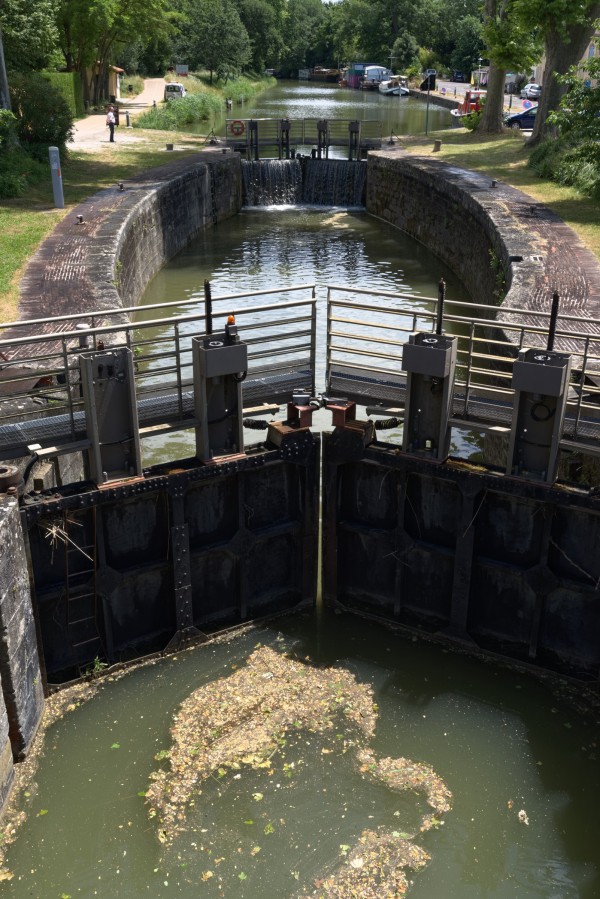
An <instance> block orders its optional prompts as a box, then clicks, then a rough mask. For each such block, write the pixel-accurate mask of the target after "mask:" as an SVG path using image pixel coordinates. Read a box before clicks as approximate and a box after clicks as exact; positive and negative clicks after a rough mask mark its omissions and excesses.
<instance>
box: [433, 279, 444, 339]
mask: <svg viewBox="0 0 600 899" xmlns="http://www.w3.org/2000/svg"><path fill="white" fill-rule="evenodd" d="M445 299H446V282H445V281H444V279H443V278H440V283H439V284H438V304H437V317H436V323H435V333H436V334H442V327H443V321H444V300H445Z"/></svg>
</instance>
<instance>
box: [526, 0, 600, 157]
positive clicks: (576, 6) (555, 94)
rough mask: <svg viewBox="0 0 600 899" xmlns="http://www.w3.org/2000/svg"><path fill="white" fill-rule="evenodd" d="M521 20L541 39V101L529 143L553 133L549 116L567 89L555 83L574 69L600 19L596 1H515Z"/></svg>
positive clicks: (559, 83) (553, 129)
mask: <svg viewBox="0 0 600 899" xmlns="http://www.w3.org/2000/svg"><path fill="white" fill-rule="evenodd" d="M517 3H518V7H519V13H520V15H521V18H522V20H523V21H524V22H525V24H526V25H529V27H531V28H533V27H535V28H537V29H538V30H539V32H540V34H541V35H542V37H543V39H544V55H545V65H544V70H545V71H544V90H543V91H542V95H541V97H540V101H539V105H538V113H537V116H536V122H535V127H534V129H533V134H532V135H531V139H530V143H531V144H536V143H538V142H539V141H541V140H542V139H543V138H544V137H546V136H549V135H552V134H553V133H555V126H554V125H553V124H552V123H551V122H549V121H548V114H549V113H550V112H551V111H552V110H557V109H558V107H559V104H560V100H561V98H562V96H563V95H564V93H565V91H566V89H567V85H566V84H565V83H564V82H561V81H560V80H559V79H557V77H556V76H557V75H565V74H566V73H567V72H568V71H569V69H570V68H571V67H572V66H576V65H577V64H578V63H579V61H580V59H581V57H582V56H583V54H584V52H585V50H586V47H587V46H588V44H589V42H590V40H591V39H592V37H593V35H594V31H595V21H596V19H598V18H600V2H599V0H517Z"/></svg>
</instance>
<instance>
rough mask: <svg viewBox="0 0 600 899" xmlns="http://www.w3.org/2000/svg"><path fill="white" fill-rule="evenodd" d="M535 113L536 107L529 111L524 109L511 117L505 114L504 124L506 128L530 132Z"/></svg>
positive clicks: (533, 123)
mask: <svg viewBox="0 0 600 899" xmlns="http://www.w3.org/2000/svg"><path fill="white" fill-rule="evenodd" d="M537 111H538V108H537V106H532V107H531V109H524V110H523V112H514V113H512V115H511V114H510V113H507V114H506V115H505V116H504V124H505V125H506V126H507V127H508V128H515V129H517V128H518V129H520V130H521V131H532V130H533V126H534V125H535V117H536V115H537Z"/></svg>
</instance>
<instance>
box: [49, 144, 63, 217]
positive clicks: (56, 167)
mask: <svg viewBox="0 0 600 899" xmlns="http://www.w3.org/2000/svg"><path fill="white" fill-rule="evenodd" d="M48 155H49V157H50V171H51V173H52V193H53V194H54V205H55V206H56V208H57V209H64V208H65V198H64V196H63V186H62V175H61V172H60V153H59V150H58V147H48Z"/></svg>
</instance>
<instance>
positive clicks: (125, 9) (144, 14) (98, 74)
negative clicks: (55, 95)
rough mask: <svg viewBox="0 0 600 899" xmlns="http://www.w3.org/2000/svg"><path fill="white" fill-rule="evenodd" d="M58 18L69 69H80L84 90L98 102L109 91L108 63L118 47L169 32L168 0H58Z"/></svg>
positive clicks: (62, 47)
mask: <svg viewBox="0 0 600 899" xmlns="http://www.w3.org/2000/svg"><path fill="white" fill-rule="evenodd" d="M56 22H57V26H58V29H59V36H60V37H59V40H60V48H61V51H62V54H63V56H64V59H65V63H66V67H67V70H68V71H75V72H79V74H80V75H81V77H82V81H83V85H84V94H85V96H86V98H87V99H89V100H91V101H92V102H93V103H98V102H99V101H100V100H101V99H103V97H105V96H106V93H107V90H106V89H107V81H108V66H109V64H110V63H111V62H112V61H113V59H114V58H115V57H116V55H117V52H118V49H119V48H120V47H122V46H127V45H128V44H130V43H132V42H133V41H134V40H136V39H137V38H139V39H141V40H145V39H150V38H151V37H157V36H158V35H160V34H162V33H168V32H169V31H170V29H171V19H170V5H169V4H168V0H58V3H57V6H56Z"/></svg>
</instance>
